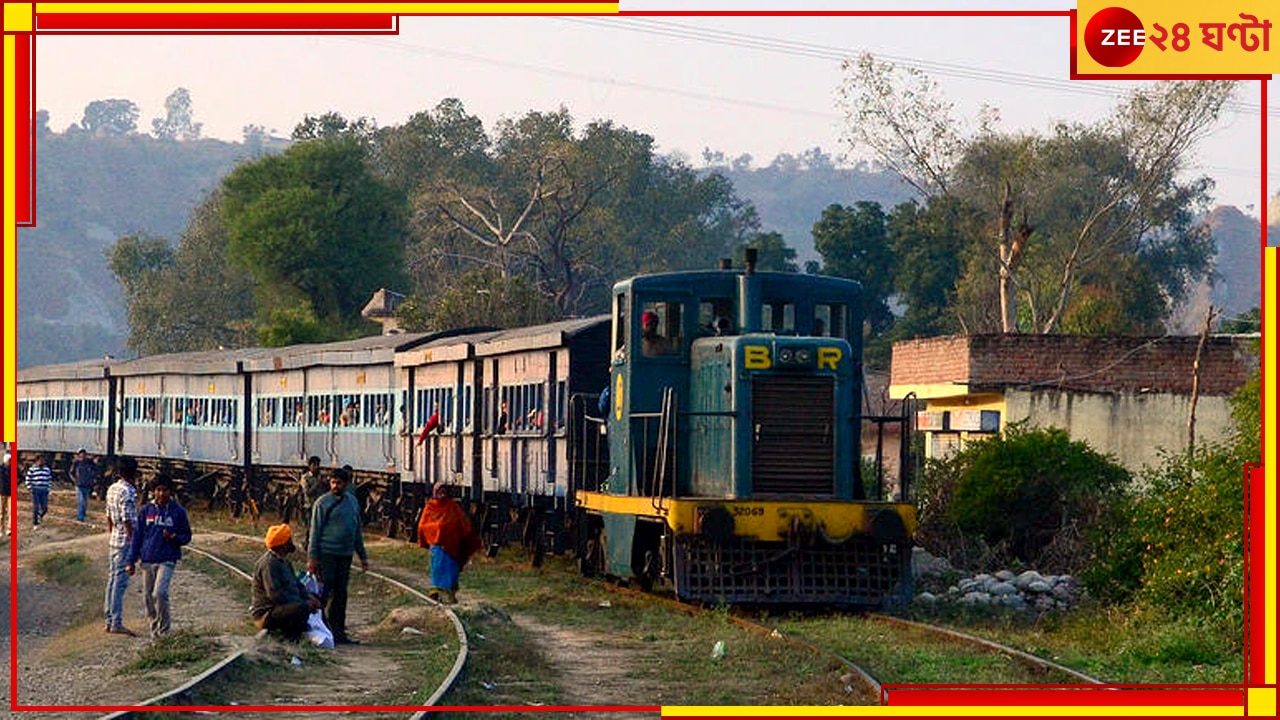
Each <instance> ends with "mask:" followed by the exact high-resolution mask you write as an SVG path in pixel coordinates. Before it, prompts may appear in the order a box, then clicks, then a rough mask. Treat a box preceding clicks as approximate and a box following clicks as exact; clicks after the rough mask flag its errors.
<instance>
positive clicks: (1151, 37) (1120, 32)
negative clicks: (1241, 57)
mask: <svg viewBox="0 0 1280 720" xmlns="http://www.w3.org/2000/svg"><path fill="white" fill-rule="evenodd" d="M1238 18H1239V20H1238V21H1236V22H1200V23H1195V26H1194V30H1198V31H1199V37H1195V36H1194V33H1193V26H1192V25H1191V24H1188V23H1185V22H1175V23H1167V24H1166V23H1160V22H1153V23H1151V27H1150V29H1148V28H1147V27H1146V26H1144V25H1143V23H1142V20H1140V19H1139V18H1138V16H1137V15H1135V14H1134V13H1133V12H1132V11H1130V10H1127V9H1125V8H1122V7H1109V8H1106V9H1104V10H1099V11H1098V12H1096V13H1094V15H1093V17H1091V18H1089V22H1088V24H1087V25H1085V29H1084V45H1085V49H1086V50H1088V52H1089V57H1091V58H1093V60H1094V62H1096V63H1098V64H1099V65H1105V66H1106V67H1113V68H1115V67H1124V66H1126V65H1128V64H1130V63H1132V62H1133V61H1134V60H1137V59H1138V56H1139V55H1141V54H1142V50H1143V48H1144V47H1146V46H1147V45H1154V46H1155V47H1156V49H1157V50H1159V51H1160V52H1178V53H1182V52H1186V51H1187V50H1189V49H1190V48H1191V46H1192V43H1193V42H1197V41H1198V42H1200V43H1201V44H1203V45H1204V46H1205V47H1208V48H1211V49H1213V50H1216V51H1218V52H1223V51H1224V49H1225V48H1226V47H1227V45H1228V44H1234V43H1239V45H1240V49H1241V50H1243V51H1245V52H1257V51H1258V50H1261V51H1262V52H1268V51H1269V50H1270V49H1271V21H1270V20H1262V21H1259V20H1258V17H1257V16H1256V15H1248V14H1245V13H1239V14H1238ZM1231 19H1232V20H1235V18H1231Z"/></svg>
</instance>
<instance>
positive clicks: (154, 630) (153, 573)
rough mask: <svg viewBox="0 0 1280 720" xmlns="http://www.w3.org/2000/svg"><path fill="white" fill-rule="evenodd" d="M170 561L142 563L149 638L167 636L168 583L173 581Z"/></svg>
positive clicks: (172, 563)
mask: <svg viewBox="0 0 1280 720" xmlns="http://www.w3.org/2000/svg"><path fill="white" fill-rule="evenodd" d="M175 565H176V563H174V562H173V561H172V560H171V561H169V562H160V563H142V597H143V599H144V600H145V601H146V604H147V619H148V620H150V621H151V637H160V636H161V635H168V634H169V582H170V581H171V580H172V579H173V568H174V567H175Z"/></svg>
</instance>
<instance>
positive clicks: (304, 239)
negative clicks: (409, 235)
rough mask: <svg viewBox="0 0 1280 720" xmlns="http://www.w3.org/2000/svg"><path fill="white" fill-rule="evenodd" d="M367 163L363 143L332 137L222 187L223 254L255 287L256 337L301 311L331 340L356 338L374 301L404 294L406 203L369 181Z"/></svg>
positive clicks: (263, 162)
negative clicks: (382, 292) (396, 290)
mask: <svg viewBox="0 0 1280 720" xmlns="http://www.w3.org/2000/svg"><path fill="white" fill-rule="evenodd" d="M365 157H366V154H365V148H364V146H363V145H362V144H361V143H360V142H359V141H358V140H357V139H354V138H349V137H336V138H332V139H328V140H317V141H311V142H304V143H300V144H297V145H294V146H292V147H290V148H289V149H288V150H286V151H285V152H284V153H282V154H280V155H273V156H268V157H264V158H261V159H259V160H255V161H251V162H248V163H245V164H243V165H241V166H239V167H238V168H236V169H235V171H233V172H232V173H231V174H230V175H228V176H227V177H226V178H225V179H224V181H223V190H224V192H225V199H224V204H223V208H224V210H223V218H224V222H225V223H226V227H227V232H228V237H229V246H228V253H227V254H228V257H229V258H230V259H231V261H232V262H234V263H237V264H238V265H239V266H240V267H242V268H245V269H247V270H248V271H249V272H251V273H252V274H253V277H254V279H255V281H256V285H255V298H256V304H257V312H258V318H259V322H260V326H259V332H260V333H261V332H263V331H264V329H265V328H267V327H269V326H270V325H271V322H270V317H271V314H272V313H273V312H275V313H279V312H281V311H283V310H286V309H297V308H299V307H301V308H302V309H303V310H304V311H310V312H311V313H313V314H314V316H315V318H316V320H317V321H319V322H320V323H322V324H323V325H324V326H325V327H326V328H327V329H328V330H329V332H330V333H331V334H332V336H333V337H332V338H331V339H338V338H341V337H345V336H348V335H351V334H358V333H359V332H360V330H361V329H363V327H364V325H365V323H364V321H363V320H362V318H361V317H360V310H361V309H362V308H363V307H364V304H365V303H366V302H367V301H368V299H369V297H370V295H372V293H373V292H374V291H376V290H377V289H378V288H380V287H397V286H403V284H404V282H405V280H404V275H403V263H404V260H403V253H404V247H403V242H404V238H403V236H404V232H405V223H406V219H405V213H406V208H405V203H404V198H403V196H402V195H400V194H399V193H396V192H395V191H393V190H392V189H390V188H389V187H387V185H386V184H385V183H383V182H382V181H380V180H378V179H377V178H375V177H373V175H372V173H371V172H370V170H369V168H368V167H367V166H366V165H365ZM302 315H305V312H302ZM297 316H299V315H298V313H294V317H297ZM280 317H283V316H280Z"/></svg>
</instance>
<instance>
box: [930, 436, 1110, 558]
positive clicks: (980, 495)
mask: <svg viewBox="0 0 1280 720" xmlns="http://www.w3.org/2000/svg"><path fill="white" fill-rule="evenodd" d="M1128 481H1129V474H1128V472H1127V471H1126V470H1125V469H1124V468H1123V467H1121V466H1120V465H1118V464H1116V463H1115V462H1114V461H1112V460H1111V459H1110V458H1108V457H1106V456H1104V455H1102V454H1100V453H1098V452H1096V451H1095V450H1093V449H1091V448H1090V447H1089V446H1088V445H1087V444H1086V443H1084V442H1080V441H1073V440H1071V439H1070V437H1069V436H1068V435H1067V433H1066V431H1065V430H1060V429H1057V428H1048V429H1040V428H1035V429H1031V428H1027V427H1025V426H1023V425H1016V424H1015V425H1011V426H1010V427H1009V428H1008V429H1007V430H1006V432H1005V433H1004V434H1003V435H1001V436H997V437H993V438H990V439H987V440H983V441H981V442H977V443H973V444H970V445H969V446H967V447H966V448H965V449H964V450H962V451H960V452H959V453H956V454H955V455H954V456H952V457H951V458H948V459H947V460H944V461H940V462H937V461H935V462H931V463H929V464H928V465H927V466H926V469H925V474H924V480H923V483H922V487H921V492H920V496H919V497H920V523H921V529H920V537H921V544H922V545H924V546H925V547H926V548H930V546H931V545H932V546H933V548H930V549H931V551H934V552H935V553H939V552H940V554H943V555H945V556H947V557H949V558H950V559H951V561H952V562H953V563H956V562H960V563H963V564H964V565H965V566H969V567H974V566H977V567H988V568H989V567H994V566H998V565H1008V564H1010V563H1024V564H1026V565H1030V566H1034V567H1036V568H1038V569H1040V570H1043V571H1047V572H1077V571H1079V569H1081V568H1082V567H1083V566H1084V565H1085V564H1086V563H1087V561H1088V559H1089V558H1090V557H1091V554H1092V547H1091V537H1092V535H1091V534H1092V532H1093V529H1094V528H1095V526H1096V525H1097V523H1098V522H1099V521H1100V520H1101V519H1103V518H1106V517H1108V516H1109V514H1110V512H1111V508H1112V505H1113V503H1114V501H1115V500H1116V499H1117V498H1118V497H1119V494H1120V492H1121V490H1122V488H1123V487H1124V486H1125V485H1126V484H1127V483H1128Z"/></svg>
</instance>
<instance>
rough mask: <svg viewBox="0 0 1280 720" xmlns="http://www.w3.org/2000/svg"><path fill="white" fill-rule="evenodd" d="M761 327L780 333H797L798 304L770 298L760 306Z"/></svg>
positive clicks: (766, 330)
mask: <svg viewBox="0 0 1280 720" xmlns="http://www.w3.org/2000/svg"><path fill="white" fill-rule="evenodd" d="M760 329H762V330H764V331H765V332H774V333H779V334H792V335H794V334H795V331H796V304H795V303H793V302H787V301H782V300H768V301H765V303H764V304H763V305H761V306H760Z"/></svg>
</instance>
